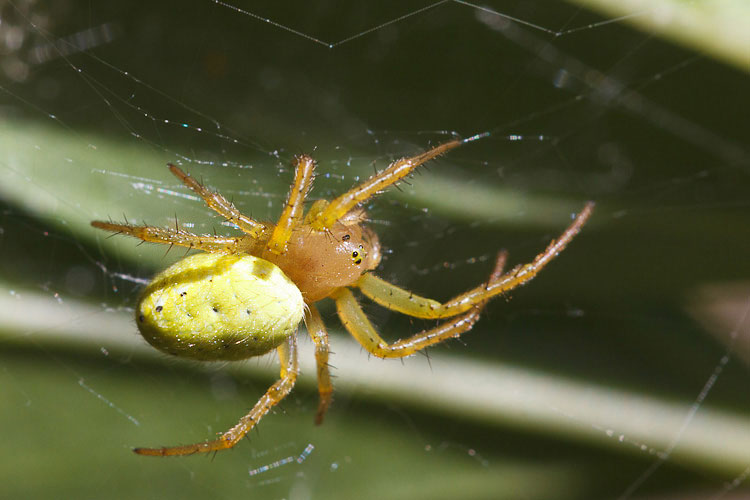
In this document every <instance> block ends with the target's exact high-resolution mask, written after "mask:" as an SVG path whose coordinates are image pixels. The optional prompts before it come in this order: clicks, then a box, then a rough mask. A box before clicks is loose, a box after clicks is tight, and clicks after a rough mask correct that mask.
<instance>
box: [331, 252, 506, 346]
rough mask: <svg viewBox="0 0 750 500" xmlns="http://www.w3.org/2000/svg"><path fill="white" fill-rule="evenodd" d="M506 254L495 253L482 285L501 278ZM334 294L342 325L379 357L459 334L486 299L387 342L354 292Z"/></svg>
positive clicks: (343, 290)
mask: <svg viewBox="0 0 750 500" xmlns="http://www.w3.org/2000/svg"><path fill="white" fill-rule="evenodd" d="M506 257H507V254H506V252H504V251H503V252H500V253H499V254H498V256H497V261H496V262H495V269H494V270H493V271H492V274H491V275H490V279H489V280H488V281H487V283H486V284H485V285H484V286H485V287H487V288H489V287H490V286H492V285H493V284H494V283H495V282H496V281H497V280H498V279H500V278H501V275H502V272H503V266H504V265H505V260H506ZM334 298H335V300H336V309H337V311H338V314H339V317H340V318H341V322H342V323H343V324H344V327H345V328H346V329H347V330H348V331H349V333H350V334H351V335H352V336H353V337H354V338H355V339H356V340H357V342H359V343H360V344H362V346H363V347H364V348H365V349H367V350H368V351H369V352H370V353H372V354H374V355H375V356H377V357H379V358H403V357H405V356H409V355H411V354H414V353H415V352H417V351H420V350H422V349H424V348H425V347H429V346H431V345H434V344H438V343H440V342H442V341H444V340H447V339H450V338H456V337H458V336H460V335H461V334H462V333H465V332H467V331H469V330H471V328H472V327H473V326H474V324H475V323H476V322H477V321H478V320H479V316H480V314H481V313H482V309H483V308H484V306H485V305H486V304H487V302H488V300H486V299H485V300H482V301H479V302H477V303H475V304H473V306H472V308H471V309H470V310H469V311H468V312H467V313H465V314H463V315H461V316H457V317H454V318H452V319H450V320H448V321H444V322H443V323H440V324H439V325H437V326H436V327H434V328H431V329H429V330H424V331H421V332H419V333H417V334H414V335H412V336H411V337H409V338H407V339H402V340H399V341H397V342H394V343H393V344H388V343H387V342H385V340H383V338H382V337H380V335H379V334H378V332H377V331H375V328H374V327H373V326H372V323H370V320H369V319H367V316H366V315H365V313H364V311H362V308H361V307H360V306H359V304H358V303H357V299H356V298H355V297H354V294H353V293H352V292H351V291H350V290H349V289H348V288H341V289H339V290H338V291H337V292H336V294H335V295H334Z"/></svg>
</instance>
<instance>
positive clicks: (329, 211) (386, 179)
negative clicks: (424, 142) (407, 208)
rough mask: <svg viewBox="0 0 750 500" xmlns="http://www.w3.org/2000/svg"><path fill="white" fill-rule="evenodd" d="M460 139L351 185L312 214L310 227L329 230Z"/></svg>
mask: <svg viewBox="0 0 750 500" xmlns="http://www.w3.org/2000/svg"><path fill="white" fill-rule="evenodd" d="M464 142H467V141H464V140H458V139H456V140H453V141H449V142H446V143H443V144H440V145H438V146H435V147H434V148H432V149H430V150H429V151H425V152H424V153H420V154H418V155H415V156H410V157H408V158H402V159H400V160H396V161H394V162H393V163H391V164H390V165H389V166H388V168H386V169H385V170H383V171H382V172H380V173H378V174H375V175H373V176H372V177H370V178H369V179H367V180H366V181H365V182H363V183H362V184H360V185H358V186H355V187H353V188H352V189H350V190H349V191H347V192H346V193H344V194H342V195H341V196H339V197H338V198H336V199H334V200H333V201H331V202H330V203H328V205H327V206H326V207H325V209H323V210H322V211H321V212H320V213H319V214H316V216H315V218H314V220H313V221H312V222H311V225H312V227H313V228H314V229H317V230H319V231H324V230H327V229H331V228H332V227H333V225H334V224H335V223H336V221H338V220H339V219H341V218H342V217H344V216H345V215H346V214H347V213H349V211H350V210H352V209H353V208H354V207H356V206H357V205H358V204H360V203H362V202H364V201H366V200H368V199H369V198H372V197H373V196H375V195H376V194H378V193H380V192H382V191H383V190H385V189H386V188H388V187H389V186H392V185H393V184H395V183H397V182H398V181H400V180H401V179H403V178H404V177H406V176H408V175H409V174H411V173H412V172H413V171H414V169H415V168H417V167H418V166H420V165H422V164H423V163H425V162H428V161H430V160H432V159H433V158H436V157H438V156H440V155H441V154H443V153H445V152H447V151H450V150H451V149H453V148H457V147H458V146H460V145H461V144H463V143H464Z"/></svg>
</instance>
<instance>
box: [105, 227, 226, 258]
mask: <svg viewBox="0 0 750 500" xmlns="http://www.w3.org/2000/svg"><path fill="white" fill-rule="evenodd" d="M91 225H92V226H94V227H95V228H97V229H104V230H105V231H112V232H113V233H116V234H126V235H128V236H132V237H134V238H138V239H140V240H143V241H148V242H151V243H162V244H165V245H177V246H180V247H188V248H194V249H196V250H202V251H204V252H214V253H226V254H232V253H237V251H238V247H239V244H240V240H241V238H236V237H223V236H206V235H202V236H201V235H198V234H193V233H191V232H189V231H185V230H184V229H180V228H179V227H176V228H174V229H172V228H162V227H154V226H135V225H132V224H117V223H114V222H104V221H100V220H95V221H92V222H91Z"/></svg>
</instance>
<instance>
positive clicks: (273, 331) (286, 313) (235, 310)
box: [136, 253, 304, 361]
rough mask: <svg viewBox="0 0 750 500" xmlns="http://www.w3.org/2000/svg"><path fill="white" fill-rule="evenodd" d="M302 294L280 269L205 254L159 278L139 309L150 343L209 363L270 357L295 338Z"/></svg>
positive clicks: (246, 259) (245, 258)
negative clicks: (289, 338) (253, 357)
mask: <svg viewBox="0 0 750 500" xmlns="http://www.w3.org/2000/svg"><path fill="white" fill-rule="evenodd" d="M303 314H304V302H303V299H302V294H301V293H300V291H299V289H298V288H297V287H296V286H295V285H294V283H293V282H292V281H291V280H290V279H289V278H287V277H286V275H285V274H284V273H283V272H282V271H281V269H279V268H278V267H277V266H275V265H274V264H272V263H270V262H268V261H266V260H263V259H260V258H257V257H253V256H251V255H245V254H240V255H218V254H211V253H198V254H194V255H191V256H188V257H186V258H184V259H182V260H181V261H179V262H176V263H175V264H173V265H172V266H170V267H169V268H167V269H166V270H164V271H162V272H161V273H159V274H158V275H157V276H156V277H155V278H154V280H153V281H152V282H151V283H150V284H149V285H148V286H147V287H146V289H145V290H144V291H143V294H142V295H141V297H140V299H139V301H138V305H137V306H136V323H137V324H138V329H139V330H140V331H141V334H142V335H143V337H144V338H145V339H146V340H147V341H148V343H149V344H151V345H152V346H154V347H156V348H157V349H159V350H160V351H163V352H166V353H168V354H173V355H175V356H181V357H188V358H192V359H199V360H204V361H212V360H236V359H245V358H249V357H252V356H258V355H261V354H265V353H267V352H268V351H270V350H271V349H274V348H275V347H277V346H278V345H279V344H281V342H283V341H284V339H286V338H287V337H289V335H292V334H294V332H295V331H296V329H297V326H298V325H299V323H300V321H301V320H302V316H303Z"/></svg>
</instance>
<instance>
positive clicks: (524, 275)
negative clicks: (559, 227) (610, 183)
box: [356, 202, 594, 319]
mask: <svg viewBox="0 0 750 500" xmlns="http://www.w3.org/2000/svg"><path fill="white" fill-rule="evenodd" d="M593 209H594V203H593V202H588V203H587V204H586V205H585V206H584V208H583V210H581V212H580V213H579V214H578V216H577V217H576V218H575V219H574V220H573V223H572V224H571V225H570V226H568V228H567V229H566V230H565V231H564V232H563V233H562V234H561V235H560V237H559V238H558V239H557V240H552V242H550V244H549V246H547V248H546V250H544V252H542V253H540V254H539V255H537V256H536V258H535V259H534V260H533V261H532V262H531V263H530V264H524V265H521V266H516V267H515V268H514V269H512V270H511V271H509V272H508V273H506V274H505V275H503V276H500V277H499V278H498V279H496V280H493V281H492V283H491V284H489V285H484V284H483V285H480V286H478V287H476V288H473V289H471V290H469V291H468V292H465V293H463V294H461V295H458V296H456V297H454V298H452V299H450V300H448V301H447V302H445V303H442V304H441V303H440V302H438V301H436V300H432V299H428V298H425V297H420V296H418V295H414V294H413V293H411V292H409V291H408V290H404V289H403V288H399V287H397V286H396V285H393V284H391V283H388V282H387V281H385V280H383V279H381V278H378V277H377V276H375V275H374V274H371V273H365V274H363V275H362V277H361V278H360V279H359V280H358V281H357V283H356V286H357V287H359V289H360V290H361V291H362V293H363V294H364V295H365V296H367V297H368V298H370V299H371V300H372V301H374V302H376V303H377V304H380V305H381V306H383V307H386V308H388V309H391V310H394V311H398V312H400V313H403V314H408V315H409V316H414V317H417V318H428V319H438V318H448V317H451V316H456V315H458V314H461V313H463V312H466V311H468V310H470V309H471V308H473V307H475V306H476V305H477V304H479V303H480V302H482V301H485V300H487V299H490V298H492V297H494V296H496V295H499V294H501V293H504V292H507V291H509V290H512V289H513V288H516V287H517V286H519V285H522V284H524V283H526V282H527V281H529V280H531V279H532V278H534V276H536V275H537V273H539V271H541V270H542V268H544V266H546V265H547V264H548V263H549V262H550V261H551V260H552V259H554V258H555V257H557V255H558V254H559V253H560V252H561V251H562V250H563V249H564V248H565V247H566V246H567V245H568V243H570V241H571V240H572V239H573V238H574V237H575V235H576V234H578V232H579V231H580V230H581V228H582V227H583V225H584V224H585V223H586V221H587V220H588V218H589V217H590V216H591V212H592V211H593Z"/></svg>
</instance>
